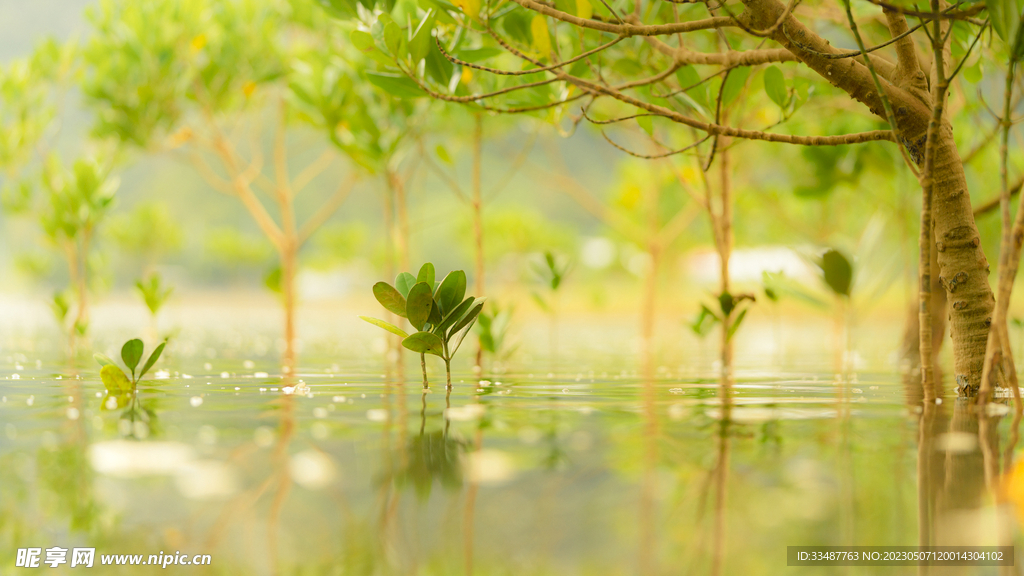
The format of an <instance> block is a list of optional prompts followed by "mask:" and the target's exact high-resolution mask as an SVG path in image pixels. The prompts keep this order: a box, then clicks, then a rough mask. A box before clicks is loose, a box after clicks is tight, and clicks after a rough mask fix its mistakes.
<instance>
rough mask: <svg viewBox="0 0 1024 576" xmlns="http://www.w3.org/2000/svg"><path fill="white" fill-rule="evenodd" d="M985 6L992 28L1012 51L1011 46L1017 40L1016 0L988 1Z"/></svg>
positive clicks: (1018, 22) (1017, 12)
mask: <svg viewBox="0 0 1024 576" xmlns="http://www.w3.org/2000/svg"><path fill="white" fill-rule="evenodd" d="M985 5H986V7H987V8H988V11H989V15H990V17H991V20H992V28H993V29H995V31H996V34H998V35H999V37H1000V38H1002V40H1003V42H1005V43H1006V45H1007V46H1008V47H1010V48H1011V50H1012V48H1013V46H1012V44H1013V42H1014V41H1015V40H1016V38H1017V27H1018V26H1019V25H1020V11H1019V10H1018V9H1017V0H989V2H987V3H986V4H985Z"/></svg>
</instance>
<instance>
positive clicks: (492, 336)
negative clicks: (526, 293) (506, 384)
mask: <svg viewBox="0 0 1024 576" xmlns="http://www.w3.org/2000/svg"><path fill="white" fill-rule="evenodd" d="M487 308H489V309H490V310H489V311H488V310H487ZM513 312H514V308H513V307H512V306H506V307H504V308H501V307H498V305H497V304H496V303H493V302H492V303H491V305H490V306H486V307H485V309H484V310H482V311H481V312H480V316H479V318H478V319H477V325H476V327H477V334H478V335H479V336H480V347H481V348H482V349H483V351H484V352H487V353H488V354H491V355H493V356H494V358H495V359H498V360H502V359H505V358H507V357H508V356H509V355H511V354H512V352H513V351H514V350H515V346H512V345H510V343H509V326H510V325H511V323H512V314H513Z"/></svg>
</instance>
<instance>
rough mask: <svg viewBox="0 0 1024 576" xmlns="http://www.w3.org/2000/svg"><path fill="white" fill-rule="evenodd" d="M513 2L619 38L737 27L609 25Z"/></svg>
mask: <svg viewBox="0 0 1024 576" xmlns="http://www.w3.org/2000/svg"><path fill="white" fill-rule="evenodd" d="M513 1H514V2H515V3H516V4H519V5H520V6H522V7H523V8H526V9H527V10H532V11H534V12H538V13H540V14H543V15H545V16H550V17H552V18H554V19H556V20H561V21H562V22H568V23H569V24H573V25H575V26H579V27H581V28H590V29H592V30H600V31H601V32H609V33H612V34H617V35H619V36H665V35H670V34H676V33H679V32H694V31H696V30H714V29H716V28H728V27H732V26H735V25H736V23H735V22H734V21H733V20H732V18H726V17H714V18H706V19H704V20H695V21H692V22H677V23H674V24H655V25H647V26H645V25H642V24H631V23H629V22H624V23H622V24H609V23H606V22H599V21H596V20H587V19H585V18H580V17H578V16H573V15H572V14H569V13H568V12H562V11H561V10H556V9H554V8H552V7H550V6H547V5H545V4H541V3H540V2H536V1H534V0H513Z"/></svg>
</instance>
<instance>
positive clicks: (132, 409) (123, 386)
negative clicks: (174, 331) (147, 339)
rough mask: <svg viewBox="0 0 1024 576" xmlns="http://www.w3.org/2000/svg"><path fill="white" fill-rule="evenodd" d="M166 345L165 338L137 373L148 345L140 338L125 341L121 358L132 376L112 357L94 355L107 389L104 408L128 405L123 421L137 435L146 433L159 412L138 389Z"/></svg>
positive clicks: (102, 405)
mask: <svg viewBox="0 0 1024 576" xmlns="http://www.w3.org/2000/svg"><path fill="white" fill-rule="evenodd" d="M166 345H167V342H166V341H164V342H161V343H160V345H159V346H157V347H156V350H154V351H153V353H152V354H150V355H149V359H147V360H146V363H145V364H143V366H142V369H141V370H139V371H138V374H136V372H135V369H136V368H137V367H138V366H139V362H141V361H142V353H143V351H144V350H145V345H144V344H143V343H142V340H140V339H138V338H135V339H132V340H129V341H127V342H125V343H124V346H122V347H121V360H122V361H123V362H124V365H125V367H126V368H128V371H129V372H131V375H132V376H131V378H128V375H127V374H125V372H124V370H121V368H120V367H119V366H118V365H117V364H116V363H115V362H114V360H113V359H111V358H110V357H109V356H105V355H103V354H93V358H95V359H96V362H98V363H99V364H100V366H101V368H100V380H102V381H103V386H104V387H105V388H106V389H107V396H106V397H105V398H104V399H103V403H102V404H101V407H102V409H103V410H114V409H117V408H125V411H124V412H122V413H121V420H122V421H127V422H128V423H129V424H130V428H129V430H130V431H131V433H132V434H133V435H135V436H136V437H145V436H147V435H148V434H149V431H150V430H151V429H152V428H153V424H154V422H155V420H156V411H155V410H154V409H153V408H152V407H151V406H145V405H143V404H142V403H141V402H140V401H139V397H138V394H137V393H136V389H137V387H138V384H139V381H140V380H142V377H143V376H145V375H146V372H149V369H150V368H152V367H153V365H154V364H156V361H157V360H159V359H160V354H162V353H163V351H164V346H166Z"/></svg>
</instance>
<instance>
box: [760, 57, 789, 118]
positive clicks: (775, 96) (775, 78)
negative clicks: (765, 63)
mask: <svg viewBox="0 0 1024 576" xmlns="http://www.w3.org/2000/svg"><path fill="white" fill-rule="evenodd" d="M764 91H765V93H767V94H768V97H769V98H771V99H772V102H775V103H776V104H778V105H779V107H780V108H784V107H785V106H786V101H787V100H788V99H789V93H788V92H787V91H786V78H785V77H784V76H783V75H782V70H780V69H779V67H778V66H769V67H768V68H766V69H765V71H764Z"/></svg>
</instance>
